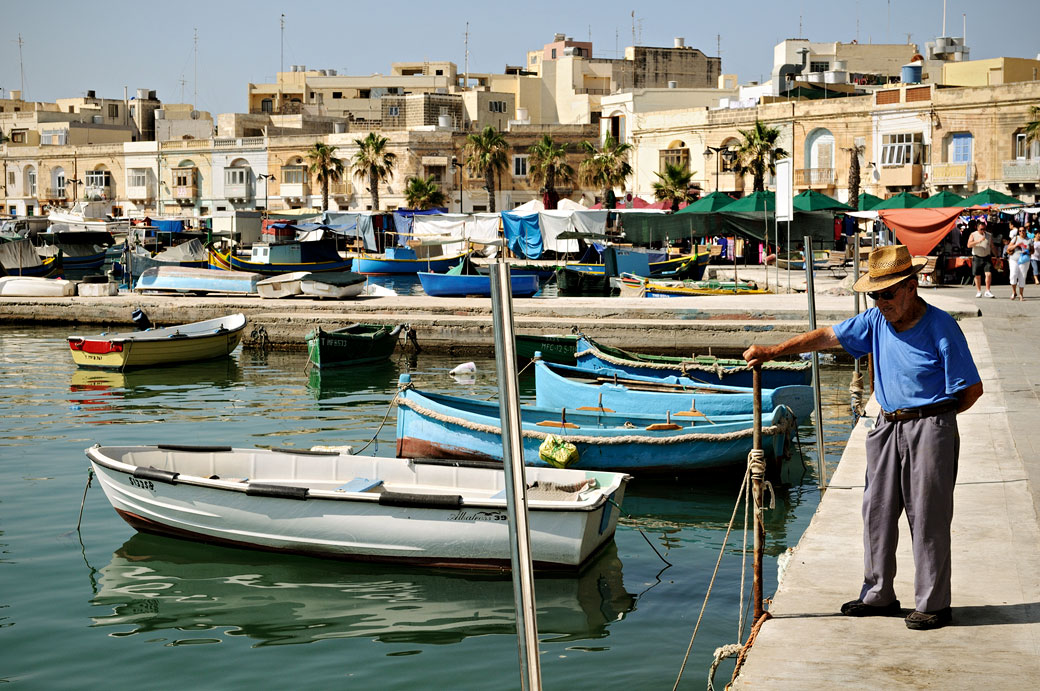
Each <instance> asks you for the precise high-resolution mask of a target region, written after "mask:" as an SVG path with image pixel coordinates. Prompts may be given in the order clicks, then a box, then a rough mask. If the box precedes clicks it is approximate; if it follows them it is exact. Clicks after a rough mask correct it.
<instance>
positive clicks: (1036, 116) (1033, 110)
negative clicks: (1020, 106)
mask: <svg viewBox="0 0 1040 691" xmlns="http://www.w3.org/2000/svg"><path fill="white" fill-rule="evenodd" d="M1029 117H1031V118H1033V119H1032V120H1030V121H1029V122H1028V123H1026V128H1025V135H1026V141H1027V142H1031V141H1033V140H1034V139H1040V106H1030V108H1029Z"/></svg>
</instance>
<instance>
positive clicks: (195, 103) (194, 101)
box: [191, 28, 199, 111]
mask: <svg viewBox="0 0 1040 691" xmlns="http://www.w3.org/2000/svg"><path fill="white" fill-rule="evenodd" d="M191 81H192V84H193V85H194V86H193V88H194V92H193V95H192V97H191V109H192V110H193V111H195V110H198V109H199V30H198V28H196V29H195V74H194V75H192V78H191Z"/></svg>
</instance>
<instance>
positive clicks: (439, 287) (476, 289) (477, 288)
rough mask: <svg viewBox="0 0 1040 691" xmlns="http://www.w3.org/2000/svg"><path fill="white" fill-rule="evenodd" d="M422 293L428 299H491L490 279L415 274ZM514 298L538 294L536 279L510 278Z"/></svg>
mask: <svg viewBox="0 0 1040 691" xmlns="http://www.w3.org/2000/svg"><path fill="white" fill-rule="evenodd" d="M417 275H418V276H419V282H420V283H421V284H422V289H423V292H424V293H426V294H427V295H429V296H430V297H467V296H476V297H491V277H490V276H485V275H482V274H468V275H467V274H459V275H455V274H438V273H430V272H427V271H419V272H417ZM509 286H510V290H511V291H512V294H513V296H514V297H531V296H532V295H534V294H535V293H537V292H538V277H537V276H534V275H528V276H512V275H511V276H510V277H509Z"/></svg>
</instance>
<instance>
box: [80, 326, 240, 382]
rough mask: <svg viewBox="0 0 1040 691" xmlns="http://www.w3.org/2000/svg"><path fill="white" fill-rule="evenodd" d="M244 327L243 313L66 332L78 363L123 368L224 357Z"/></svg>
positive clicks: (228, 353)
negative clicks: (121, 329) (176, 323)
mask: <svg viewBox="0 0 1040 691" xmlns="http://www.w3.org/2000/svg"><path fill="white" fill-rule="evenodd" d="M245 328H246V318H245V315H243V314H232V315H228V316H226V317H220V318H217V319H207V320H206V321H201V322H193V323H191V324H182V325H180V326H168V327H165V328H161V329H147V330H145V331H128V332H125V333H111V334H110V333H102V334H99V335H97V336H69V339H68V340H69V349H70V350H71V351H72V360H73V362H75V363H76V364H77V365H79V366H80V367H95V368H100V369H115V370H124V369H127V368H130V367H156V366H161V365H172V364H176V363H181V362H202V361H204V360H212V359H215V358H220V357H226V356H228V355H230V354H231V351H233V350H234V349H235V348H237V347H238V344H239V341H241V340H242V332H243V330H245Z"/></svg>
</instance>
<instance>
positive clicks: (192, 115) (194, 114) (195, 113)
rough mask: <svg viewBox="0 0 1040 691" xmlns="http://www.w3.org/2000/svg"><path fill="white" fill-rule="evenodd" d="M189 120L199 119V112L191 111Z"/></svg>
mask: <svg viewBox="0 0 1040 691" xmlns="http://www.w3.org/2000/svg"><path fill="white" fill-rule="evenodd" d="M191 119H192V120H198V119H199V111H197V110H192V111H191Z"/></svg>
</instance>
